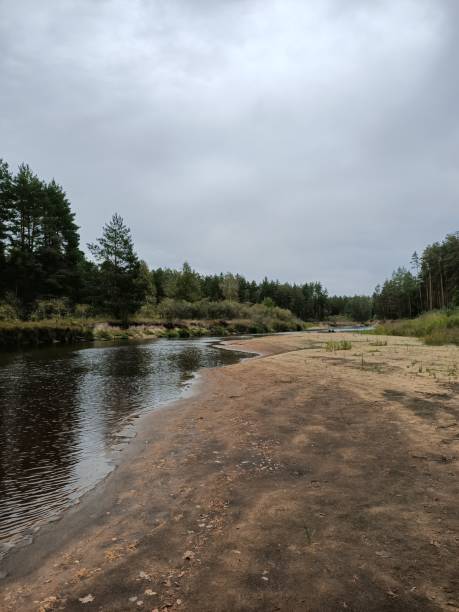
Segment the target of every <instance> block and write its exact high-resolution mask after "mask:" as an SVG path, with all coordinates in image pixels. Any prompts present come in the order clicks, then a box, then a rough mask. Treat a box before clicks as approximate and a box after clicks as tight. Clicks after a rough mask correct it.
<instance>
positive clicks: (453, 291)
mask: <svg viewBox="0 0 459 612" xmlns="http://www.w3.org/2000/svg"><path fill="white" fill-rule="evenodd" d="M411 269H412V272H408V271H407V270H406V269H405V268H399V269H398V270H396V271H395V272H394V273H393V274H392V278H391V279H389V280H386V281H385V282H384V284H383V286H382V287H380V286H378V287H377V288H376V290H375V294H374V301H375V312H376V314H377V315H378V316H379V317H382V318H385V319H397V318H405V317H413V316H416V315H419V314H420V313H421V312H425V311H431V310H434V309H444V308H454V307H457V306H459V232H456V233H453V234H448V235H447V236H446V237H445V239H444V240H443V241H442V242H441V243H440V242H435V243H433V244H431V245H429V246H427V247H426V248H425V249H424V251H423V253H422V255H421V256H420V257H419V256H418V254H417V253H416V252H415V253H413V256H412V258H411Z"/></svg>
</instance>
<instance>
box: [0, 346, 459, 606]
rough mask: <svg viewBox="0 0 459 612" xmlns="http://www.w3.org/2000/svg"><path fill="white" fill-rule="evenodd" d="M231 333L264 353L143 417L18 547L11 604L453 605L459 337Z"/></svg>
mask: <svg viewBox="0 0 459 612" xmlns="http://www.w3.org/2000/svg"><path fill="white" fill-rule="evenodd" d="M342 339H348V340H350V341H351V342H352V348H351V349H350V350H339V351H328V350H326V348H325V344H326V343H327V342H329V341H335V342H337V341H339V340H342ZM386 341H387V345H385V344H383V343H384V342H386ZM228 344H232V345H233V346H234V345H236V346H237V347H238V348H241V349H242V348H244V349H248V350H255V351H259V352H260V353H262V355H263V356H262V357H259V358H255V359H251V360H247V361H245V362H243V363H240V364H237V365H234V366H229V367H226V368H221V369H215V370H206V371H203V372H202V374H201V378H200V382H199V388H198V390H197V393H195V395H194V396H193V397H191V398H187V399H184V400H182V401H180V402H178V403H176V404H174V405H173V406H169V407H167V408H165V409H164V410H161V411H159V412H157V413H154V414H150V415H148V416H147V417H145V418H144V419H143V422H142V427H141V433H140V434H139V436H138V437H137V438H136V440H135V441H134V442H132V443H131V444H130V446H129V448H128V449H127V451H126V452H125V457H124V460H123V461H122V463H121V465H120V466H119V468H118V469H117V470H116V471H115V472H114V473H113V474H112V475H111V476H110V477H109V478H108V479H107V480H106V481H105V482H104V483H103V484H102V485H101V486H99V487H98V488H97V489H96V490H95V491H94V492H92V493H91V494H89V495H88V496H86V498H85V499H84V500H83V502H82V503H81V504H80V506H79V507H78V508H76V509H75V510H72V511H70V512H68V513H67V514H66V515H65V516H64V518H63V519H61V520H60V521H59V522H58V523H55V524H53V525H51V526H49V527H48V528H47V529H45V530H44V531H43V533H41V534H40V535H39V536H38V538H37V540H36V541H35V542H34V543H33V544H32V545H30V546H28V547H25V548H23V549H21V550H19V551H17V553H15V554H13V555H10V556H9V557H8V558H7V560H6V562H5V563H4V567H2V568H1V571H3V572H7V573H8V576H7V577H6V578H4V579H3V580H0V609H1V610H2V611H3V610H4V611H5V612H6V611H14V612H18V611H21V612H27V611H29V610H35V611H38V610H40V611H41V612H43V611H46V610H103V611H115V610H116V611H123V612H124V611H129V610H139V609H140V610H148V611H151V610H156V609H157V610H162V609H167V610H174V611H175V610H187V611H196V612H197V611H199V612H203V611H209V612H210V611H212V612H233V611H245V610H247V611H249V610H250V611H252V610H257V611H260V612H261V611H263V612H265V611H278V610H279V611H286V612H289V611H314V612H315V611H330V612H331V611H335V610H352V611H357V610H358V611H362V612H371V611H375V612H376V611H378V612H380V611H411V610H419V611H421V610H422V611H424V612H432V611H435V610H454V609H458V610H459V564H458V543H459V487H458V466H459V463H458V458H459V419H458V416H459V402H458V390H459V384H458V382H457V380H458V379H457V376H458V367H459V349H458V348H453V347H441V348H432V347H426V346H423V345H422V344H420V343H419V342H417V341H416V340H413V339H402V338H394V337H391V338H381V337H376V336H367V335H358V334H346V335H345V334H334V335H331V334H330V335H326V334H292V335H285V336H276V337H265V338H257V339H253V340H238V341H233V342H231V341H228Z"/></svg>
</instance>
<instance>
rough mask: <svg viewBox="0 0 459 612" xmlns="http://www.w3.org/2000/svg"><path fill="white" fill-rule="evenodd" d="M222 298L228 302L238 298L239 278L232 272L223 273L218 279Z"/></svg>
mask: <svg viewBox="0 0 459 612" xmlns="http://www.w3.org/2000/svg"><path fill="white" fill-rule="evenodd" d="M220 290H221V292H222V295H223V298H224V299H225V300H228V301H229V302H234V301H237V300H238V299H239V279H238V278H237V277H236V276H234V274H229V273H228V274H225V275H224V276H223V277H222V279H221V281H220Z"/></svg>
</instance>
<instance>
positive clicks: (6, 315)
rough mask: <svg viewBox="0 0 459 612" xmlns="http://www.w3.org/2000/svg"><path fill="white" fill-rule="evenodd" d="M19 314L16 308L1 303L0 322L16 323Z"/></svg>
mask: <svg viewBox="0 0 459 612" xmlns="http://www.w3.org/2000/svg"><path fill="white" fill-rule="evenodd" d="M17 319H19V314H18V311H17V310H16V308H14V306H12V305H11V304H8V303H6V302H0V321H16V320H17Z"/></svg>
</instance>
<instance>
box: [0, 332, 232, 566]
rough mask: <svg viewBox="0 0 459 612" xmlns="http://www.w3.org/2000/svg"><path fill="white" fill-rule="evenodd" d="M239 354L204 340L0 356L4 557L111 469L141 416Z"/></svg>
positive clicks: (0, 548) (0, 550) (0, 545)
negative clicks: (199, 373)
mask: <svg viewBox="0 0 459 612" xmlns="http://www.w3.org/2000/svg"><path fill="white" fill-rule="evenodd" d="M242 356H243V355H242V354H241V353H235V352H230V351H224V350H221V349H218V348H216V347H214V346H212V343H211V341H209V339H205V340H204V339H197V340H156V341H149V342H145V343H132V344H124V345H116V346H103V347H101V348H97V347H96V348H95V347H91V348H79V349H69V348H63V347H58V348H56V347H54V348H49V349H44V348H43V349H38V350H33V351H28V352H20V353H10V354H1V355H0V558H1V556H2V555H3V554H5V553H6V552H7V551H8V550H9V548H10V547H11V546H12V545H14V544H15V543H17V542H19V541H21V542H25V541H27V540H28V539H30V538H31V537H32V535H33V533H34V532H35V531H36V530H37V528H39V527H40V525H42V524H43V523H46V522H48V521H49V520H52V519H53V518H54V517H57V516H59V514H60V513H61V512H62V510H64V509H65V508H67V507H69V506H70V505H71V504H73V503H75V501H76V500H77V499H78V498H79V497H80V496H81V495H82V494H83V493H85V492H86V491H88V490H89V489H90V488H91V487H93V486H94V485H95V484H96V483H97V482H98V481H99V480H100V479H102V478H103V477H104V476H106V475H107V474H108V473H109V472H110V471H111V470H112V469H113V467H114V465H115V463H116V459H117V457H118V456H119V451H120V450H121V449H122V448H123V447H124V445H125V444H126V441H127V440H128V439H129V437H132V436H133V435H134V434H135V420H136V418H137V417H138V416H139V415H140V414H141V413H143V412H145V411H149V410H152V409H154V408H155V407H157V406H158V405H159V404H162V403H164V402H167V401H172V400H174V399H176V398H178V397H179V396H180V394H181V393H182V392H183V388H184V385H186V384H187V382H189V381H190V379H191V378H192V376H193V373H194V372H196V370H197V369H198V368H201V367H215V366H221V365H225V364H230V363H236V362H237V361H239V360H240V359H241V357H242Z"/></svg>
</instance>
